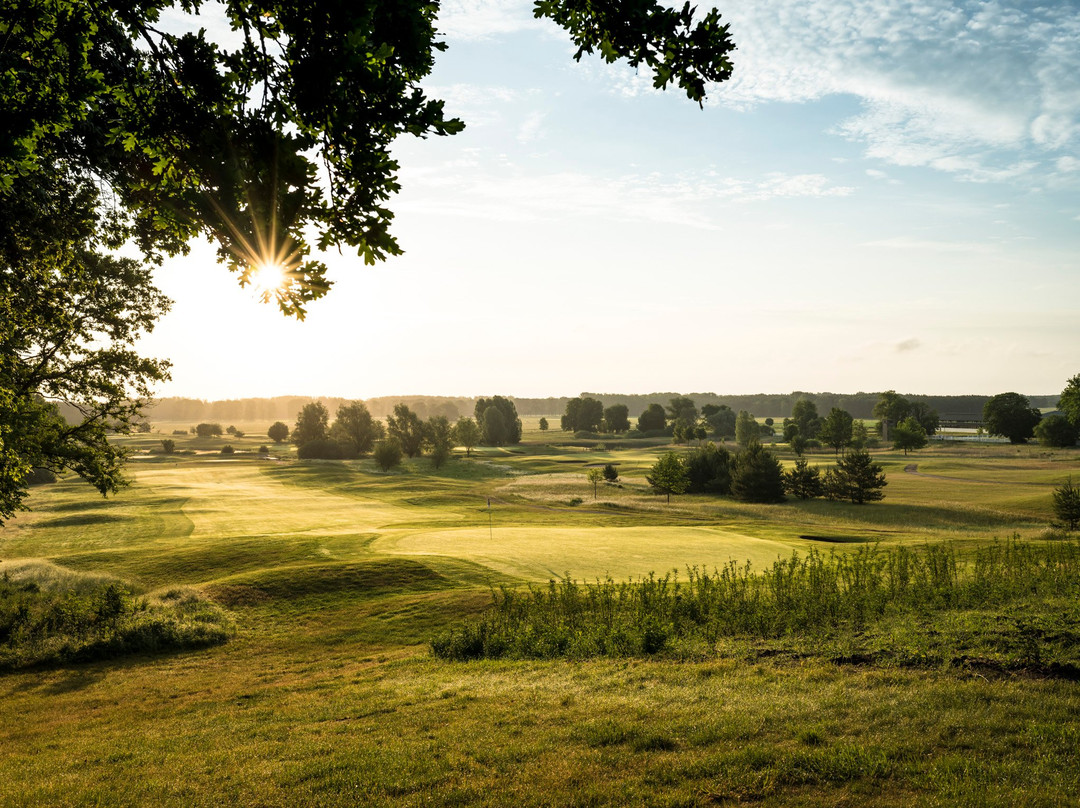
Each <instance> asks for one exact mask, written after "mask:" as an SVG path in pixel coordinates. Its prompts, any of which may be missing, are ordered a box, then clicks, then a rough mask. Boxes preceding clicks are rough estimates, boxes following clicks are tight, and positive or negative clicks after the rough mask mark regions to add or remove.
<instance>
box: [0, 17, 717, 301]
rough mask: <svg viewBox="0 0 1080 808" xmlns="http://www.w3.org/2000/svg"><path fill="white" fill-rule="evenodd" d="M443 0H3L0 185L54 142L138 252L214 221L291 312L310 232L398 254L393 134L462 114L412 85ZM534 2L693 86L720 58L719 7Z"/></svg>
mask: <svg viewBox="0 0 1080 808" xmlns="http://www.w3.org/2000/svg"><path fill="white" fill-rule="evenodd" d="M177 11H180V12H184V13H187V14H193V15H199V14H200V13H204V12H205V13H207V14H223V15H224V17H225V20H226V21H227V23H228V25H229V26H230V27H231V28H232V30H233V32H234V33H235V35H236V36H237V37H238V38H239V40H240V42H239V45H238V46H237V47H228V46H226V45H225V44H224V43H221V42H215V41H213V40H212V39H211V38H210V36H209V35H208V34H207V31H206V29H202V30H198V31H189V32H186V33H176V32H174V31H172V30H169V27H168V26H166V25H165V24H163V19H164V17H165V16H166V15H168V14H173V13H175V12H177ZM438 11H439V3H438V2H425V1H424V0H393V1H392V2H390V1H389V0H349V2H343V0H311V1H310V2H304V3H297V2H293V1H292V0H262V1H261V2H257V3H245V2H239V1H238V0H225V2H222V3H220V4H219V3H210V2H208V1H207V0H123V1H122V2H113V3H107V4H102V3H85V2H80V1H79V0H0V35H2V36H3V39H4V47H3V48H2V49H0V97H2V98H3V100H4V115H3V116H2V119H3V120H2V123H0V193H11V192H12V190H13V188H14V183H15V180H16V179H17V178H19V177H21V176H25V175H27V174H31V173H34V172H37V171H41V170H46V169H47V168H48V160H49V159H50V158H55V159H59V160H60V161H62V162H63V164H64V166H65V169H66V170H67V171H70V172H75V173H78V174H81V175H83V176H93V177H95V178H96V179H97V180H98V181H100V182H101V183H102V184H103V185H104V186H106V187H108V189H109V190H110V192H111V194H113V195H115V198H116V202H117V203H118V204H117V207H118V209H119V210H122V211H124V215H123V216H122V217H121V219H122V222H121V223H122V225H123V228H124V236H125V238H126V237H131V238H134V239H135V241H136V242H137V243H138V244H139V246H140V247H141V248H142V249H143V250H144V252H145V253H146V254H147V255H149V256H154V257H160V256H161V255H162V254H174V253H178V252H184V251H185V250H186V249H187V246H186V245H187V243H188V241H189V240H191V239H192V238H193V237H196V236H206V237H209V238H211V239H212V240H213V241H214V242H216V244H217V246H218V253H219V257H220V258H221V260H223V261H224V262H226V263H227V264H228V266H229V267H230V269H231V270H233V271H234V272H236V273H238V275H239V277H240V282H241V284H246V283H249V282H251V281H252V280H253V278H254V276H255V273H256V272H257V271H258V267H259V265H260V264H265V263H280V264H282V265H283V266H284V269H285V278H286V281H287V283H286V284H285V285H284V286H283V287H281V288H277V289H274V290H267V291H266V293H265V296H266V297H267V298H270V297H273V298H274V299H276V301H277V303H278V305H279V306H280V308H281V309H282V311H284V312H286V313H289V314H295V315H299V316H302V315H303V313H304V310H305V306H306V305H307V304H308V303H309V302H310V301H312V300H315V299H317V298H319V297H321V296H322V295H324V294H325V293H326V291H327V289H328V288H329V282H328V281H327V278H326V267H325V265H323V264H322V262H320V261H318V260H315V259H314V258H313V257H312V250H313V248H318V249H320V250H322V249H327V248H330V247H337V248H343V247H348V248H351V249H354V250H356V252H357V253H358V254H359V255H360V256H362V257H363V258H364V260H365V261H366V262H368V263H374V262H375V261H378V260H383V259H385V258H386V257H388V256H393V255H397V254H399V253H400V252H401V248H400V247H399V245H398V242H397V240H396V239H395V238H394V236H393V235H391V233H390V224H391V221H392V219H393V213H392V211H391V210H390V209H389V207H388V206H387V203H388V200H389V199H390V197H391V196H392V195H393V194H394V193H396V192H397V191H398V189H399V185H398V178H397V172H398V163H397V161H396V160H395V159H394V158H393V157H392V155H391V146H392V144H393V141H394V140H395V139H396V138H397V137H398V136H400V135H404V134H409V135H413V136H417V137H426V136H429V135H452V134H455V133H457V132H460V131H461V130H462V129H463V128H464V123H463V122H462V121H460V120H458V119H456V118H448V117H447V116H446V115H445V112H444V109H443V102H442V101H439V100H435V99H431V98H429V97H428V96H427V95H426V93H425V91H424V90H423V89H422V87H421V82H422V81H423V79H424V78H425V77H426V76H427V75H428V74H429V73H430V71H431V69H432V66H433V64H434V56H435V54H436V52H438V51H441V50H444V49H445V44H444V43H443V42H442V41H440V40H439V39H438V34H437V31H436V28H435V20H436V17H437V15H438ZM534 13H535V15H536V16H537V17H546V18H549V19H552V20H554V21H555V22H556V23H557V24H558V25H560V26H562V27H563V28H565V29H566V30H567V31H568V32H569V34H570V36H571V38H572V39H573V40H574V42H575V43H576V44H577V45H578V51H577V54H576V56H575V58H580V57H581V56H582V55H583V54H584V53H592V52H598V53H599V54H600V56H601V57H602V58H603V59H605V60H606V61H609V62H611V61H614V60H616V59H625V60H627V61H628V62H629V63H630V64H631V65H632V66H634V67H639V66H640V67H645V68H647V69H648V70H650V71H651V72H652V74H653V76H654V85H655V86H656V87H658V88H664V87H667V86H668V85H671V84H676V85H678V86H679V87H681V88H682V89H683V90H684V91H685V92H686V94H687V95H688V97H690V98H691V99H692V100H694V101H697V102H698V103H699V104H700V103H701V101H702V100H703V98H704V97H705V91H706V88H707V85H708V83H709V82H719V81H724V80H725V79H727V78H729V77H730V75H731V62H730V60H729V54H730V52H731V51H732V50H734V44H733V43H732V42H731V40H730V37H729V36H728V30H727V26H726V25H721V24H720V21H719V20H720V15H719V14H718V12H717V11H716V10H712V11H709V12H708V13H706V14H705V15H704V16H702V17H700V18H698V19H695V9H693V8H691V7H690V5H689V4H687V5H685V6H684V7H683V8H682V9H681V10H678V9H670V8H667V7H665V6H662V5H661V4H659V3H657V2H654V0H540V1H538V2H536V3H535V4H534Z"/></svg>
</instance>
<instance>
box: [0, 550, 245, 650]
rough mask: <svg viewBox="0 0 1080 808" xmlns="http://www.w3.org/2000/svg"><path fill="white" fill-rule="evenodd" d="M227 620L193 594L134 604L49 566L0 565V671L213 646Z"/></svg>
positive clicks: (100, 580) (109, 585)
mask: <svg viewBox="0 0 1080 808" xmlns="http://www.w3.org/2000/svg"><path fill="white" fill-rule="evenodd" d="M231 633H232V621H231V619H230V618H229V616H228V614H227V613H226V612H225V611H224V610H223V609H221V607H220V606H218V605H217V604H215V603H212V602H209V601H208V600H207V599H206V598H204V597H203V596H202V595H201V594H200V593H199V592H197V591H195V590H192V589H184V588H180V587H174V588H171V589H168V590H165V591H163V592H159V593H155V594H153V595H152V596H150V597H140V598H135V597H133V595H132V593H131V592H130V591H128V589H127V588H126V587H125V586H124V585H123V584H122V583H120V582H118V581H115V580H109V579H108V578H107V577H105V576H95V575H80V574H78V573H73V572H70V571H68V570H64V569H63V568H60V567H56V566H55V565H53V564H48V563H22V564H19V563H9V564H0V671H4V670H15V669H19V668H33V667H41V666H44V665H51V666H55V665H59V664H65V663H72V662H85V661H87V660H92V659H111V658H115V657H121V656H127V655H130V654H150V653H161V652H170V651H181V650H191V649H197V648H205V647H207V646H211V645H218V644H220V643H223V642H225V641H226V640H227V639H228V637H229V636H230V634H231Z"/></svg>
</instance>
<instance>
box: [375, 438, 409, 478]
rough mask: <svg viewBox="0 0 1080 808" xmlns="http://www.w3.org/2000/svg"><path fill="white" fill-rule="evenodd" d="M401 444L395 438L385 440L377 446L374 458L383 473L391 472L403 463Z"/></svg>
mask: <svg viewBox="0 0 1080 808" xmlns="http://www.w3.org/2000/svg"><path fill="white" fill-rule="evenodd" d="M401 456H402V451H401V444H400V443H398V442H397V440H396V439H395V438H385V439H383V440H381V441H379V442H378V444H376V446H375V452H374V453H373V458H374V460H375V463H376V465H378V467H379V468H381V469H382V470H383V471H389V470H390V469H392V468H393V467H394V466H397V465H400V463H401Z"/></svg>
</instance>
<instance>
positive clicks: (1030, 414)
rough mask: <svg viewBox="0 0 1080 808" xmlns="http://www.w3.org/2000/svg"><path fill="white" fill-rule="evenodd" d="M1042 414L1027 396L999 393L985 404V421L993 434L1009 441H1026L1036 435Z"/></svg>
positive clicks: (988, 429)
mask: <svg viewBox="0 0 1080 808" xmlns="http://www.w3.org/2000/svg"><path fill="white" fill-rule="evenodd" d="M1041 418H1042V414H1041V413H1040V412H1039V411H1038V410H1037V409H1035V408H1034V407H1032V406H1030V405H1029V403H1028V399H1027V396H1022V395H1020V394H1019V393H998V394H997V395H996V396H994V397H993V398H991V399H990V400H989V401H987V402H986V404H984V405H983V421H984V422H985V424H986V431H987V432H989V433H990V434H991V435H1000V436H1001V437H1003V438H1008V439H1009V443H1026V442H1027V440H1028V438H1030V437H1032V436H1034V434H1035V425H1036V424H1038V423H1039V419H1041Z"/></svg>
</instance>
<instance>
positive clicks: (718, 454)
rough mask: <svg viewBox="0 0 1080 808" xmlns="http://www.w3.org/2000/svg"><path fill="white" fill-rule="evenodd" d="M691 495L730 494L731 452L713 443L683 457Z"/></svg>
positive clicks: (688, 489)
mask: <svg viewBox="0 0 1080 808" xmlns="http://www.w3.org/2000/svg"><path fill="white" fill-rule="evenodd" d="M684 461H685V463H686V474H687V477H688V478H689V480H690V484H689V486H688V487H687V489H686V490H687V491H688V492H690V493H691V494H730V493H731V452H729V451H728V450H727V449H725V448H724V447H722V446H717V445H716V444H715V443H711V442H710V443H706V444H705V445H704V446H702V447H701V448H699V449H694V450H693V451H691V452H687V453H686V455H684Z"/></svg>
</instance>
